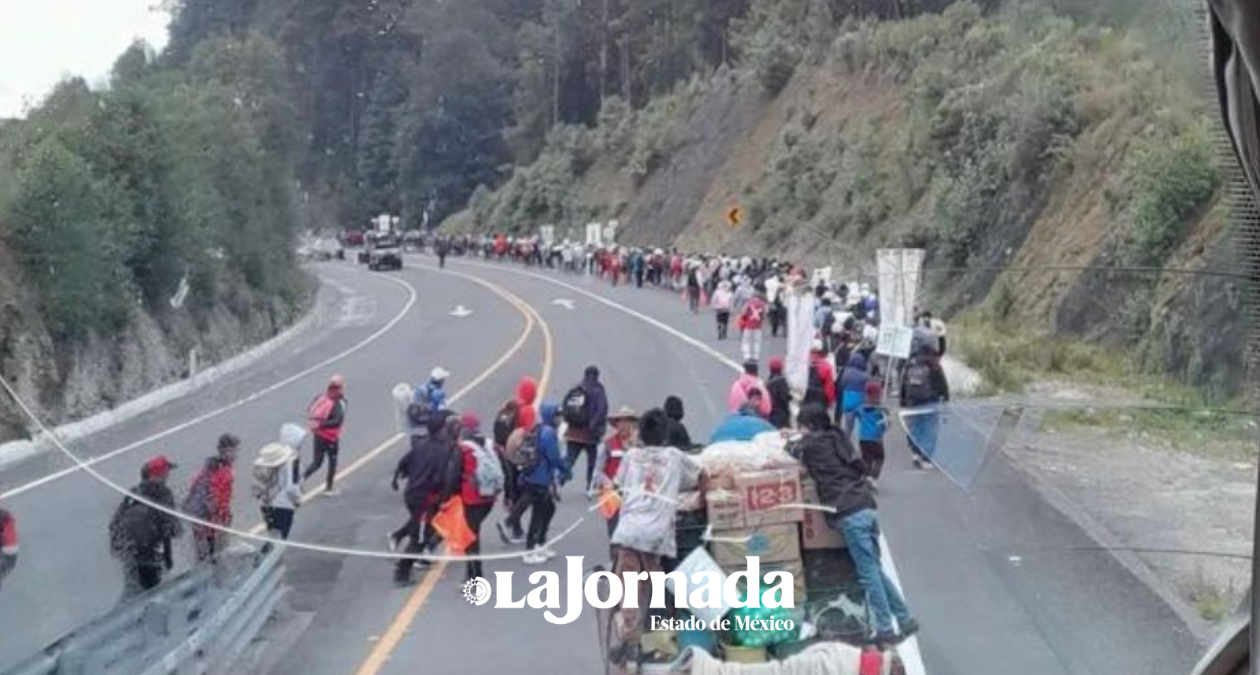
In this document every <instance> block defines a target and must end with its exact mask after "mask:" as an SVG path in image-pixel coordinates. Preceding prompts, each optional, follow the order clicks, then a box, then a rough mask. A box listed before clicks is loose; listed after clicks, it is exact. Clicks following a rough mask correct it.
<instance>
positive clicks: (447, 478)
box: [394, 415, 463, 507]
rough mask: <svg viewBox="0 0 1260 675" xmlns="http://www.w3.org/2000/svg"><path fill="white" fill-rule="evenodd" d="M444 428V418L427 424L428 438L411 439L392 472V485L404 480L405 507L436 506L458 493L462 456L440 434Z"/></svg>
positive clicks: (450, 442) (439, 417)
mask: <svg viewBox="0 0 1260 675" xmlns="http://www.w3.org/2000/svg"><path fill="white" fill-rule="evenodd" d="M445 426H446V418H445V417H444V416H441V415H438V416H435V417H434V419H432V420H430V422H429V433H428V435H426V436H415V437H412V443H411V450H410V451H409V452H407V454H406V455H403V458H402V459H401V460H399V461H398V466H397V467H396V468H395V469H394V480H395V481H396V480H397V479H398V478H406V479H407V488H406V491H405V493H404V495H405V497H406V500H407V503H408V504H411V505H425V506H428V507H432V506H436V505H437V504H439V503H441V502H443V501H445V500H446V499H447V498H449V497H450V496H451V495H453V494H455V493H456V492H458V491H459V481H460V475H461V473H462V470H463V454H462V453H460V452H458V451H457V449H456V446H455V443H454V442H453V441H452V440H451V439H450V438H449V437H448V436H447V435H446V433H445V432H444V431H443V429H444V427H445Z"/></svg>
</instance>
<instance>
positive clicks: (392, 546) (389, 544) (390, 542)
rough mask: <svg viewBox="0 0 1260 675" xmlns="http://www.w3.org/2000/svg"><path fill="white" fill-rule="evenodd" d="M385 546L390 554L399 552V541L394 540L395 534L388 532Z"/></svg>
mask: <svg viewBox="0 0 1260 675" xmlns="http://www.w3.org/2000/svg"><path fill="white" fill-rule="evenodd" d="M385 546H386V548H388V549H389V552H390V553H397V552H398V540H397V539H395V538H394V533H393V532H388V533H386V534H385Z"/></svg>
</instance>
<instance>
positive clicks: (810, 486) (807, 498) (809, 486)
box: [801, 478, 821, 504]
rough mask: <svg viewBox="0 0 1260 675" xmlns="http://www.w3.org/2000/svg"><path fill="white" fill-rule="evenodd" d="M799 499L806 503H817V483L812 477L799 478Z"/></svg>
mask: <svg viewBox="0 0 1260 675" xmlns="http://www.w3.org/2000/svg"><path fill="white" fill-rule="evenodd" d="M801 501H803V502H805V503H806V504H817V503H818V502H819V501H821V499H820V498H819V497H818V484H817V483H815V482H814V479H813V478H802V479H801Z"/></svg>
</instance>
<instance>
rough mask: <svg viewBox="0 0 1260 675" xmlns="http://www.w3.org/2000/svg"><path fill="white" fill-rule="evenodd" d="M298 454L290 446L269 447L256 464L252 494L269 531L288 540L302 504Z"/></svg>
mask: <svg viewBox="0 0 1260 675" xmlns="http://www.w3.org/2000/svg"><path fill="white" fill-rule="evenodd" d="M299 463H300V460H299V459H298V452H297V449H295V448H294V447H293V446H291V445H286V444H284V443H268V444H267V445H264V446H263V448H262V450H259V451H258V459H256V460H254V471H253V478H254V484H253V493H254V497H255V498H256V499H257V500H258V503H259V507H260V508H261V509H262V516H263V522H264V523H266V524H267V530H268V531H269V532H274V533H276V534H277V535H279V537H280V538H281V539H288V538H289V530H291V529H292V528H293V514H294V512H296V511H297V508H298V506H300V505H301V504H302V488H301V480H302V471H301V469H300V467H299Z"/></svg>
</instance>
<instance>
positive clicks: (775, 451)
mask: <svg viewBox="0 0 1260 675" xmlns="http://www.w3.org/2000/svg"><path fill="white" fill-rule="evenodd" d="M786 445H787V441H786V440H785V439H784V438H783V437H781V436H780V435H779V434H778V433H777V432H776V433H767V434H762V435H760V436H758V437H757V438H755V439H754V440H752V441H730V442H721V443H714V444H712V445H709V446H707V447H705V448H703V449H702V450H700V451H699V452H698V453H697V454H695V455H694V457H695V459H696V460H697V461H698V462H699V463H700V464H701V466H702V467H703V468H704V472H705V475H706V476H707V479H706V481H705V483H704V489H703V491H697V492H691V493H683V495H682V496H681V499H680V500H679V504H678V513H677V516H676V536H677V544H678V555H677V558H675V559H673V560H667V561H666V563H665V571H666V572H671V571H675V570H677V571H683V572H684V573H685V574H687V575H688V576H690V575H692V574H694V573H696V572H700V571H708V572H714V573H716V574H718V575H719V576H720V578H721V579H722V581H723V585H725V580H726V578H728V577H729V576H732V575H735V574H736V573H739V572H745V571H748V570H749V569H750V565H749V563H748V558H749V557H754V558H755V559H756V561H757V567H758V568H759V573H760V576H761V577H762V581H761V583H760V588H759V592H760V593H762V594H763V596H762V597H763V598H764V597H765V595H766V594H767V591H769V590H771V589H772V587H773V586H774V585H775V584H777V583H779V582H780V581H781V580H782V577H781V576H776V577H768V575H770V573H772V572H787V573H789V574H790V575H791V579H792V588H793V593H792V595H793V600H794V602H793V603H792V604H793V607H791V608H789V607H786V606H782V607H774V608H771V607H767V606H766V604H767V603H765V602H761V603H758V604H760V607H739V608H727V607H722V608H719V609H712V608H694V609H680V608H676V607H675V606H674V605H675V603H673V602H671V603H669V606H668V607H667V608H665V609H651V610H646V611H645V613H646V614H647V615H648V616H647V618H646V619H645V622H644V626H643V631H644V632H643V635H642V638H641V640H640V645H639V649H638V656H637V663H635V664H630V666H629V667H630V670H631V672H634V670H635V669H636V667H637V671H638V672H640V673H645V674H646V673H692V674H694V675H717V674H722V673H730V674H735V673H758V674H762V675H771V674H775V675H778V674H785V675H786V674H789V673H790V674H792V675H841V674H843V675H889V674H894V673H902V672H904V670H903V667H902V662H901V659H900V658H899V656H898V654H897V653H896V651H895V650H891V649H890V650H888V651H879V650H878V648H876V647H875V646H874V645H872V640H871V638H872V637H873V635H874V632H875V631H874V620H873V617H872V616H871V613H870V610H869V608H868V604H867V602H866V597H865V593H864V592H863V591H862V588H861V586H860V584H859V583H858V580H857V576H856V573H855V571H854V566H853V562H852V560H851V559H850V557H849V554H848V551H847V550H846V549H845V544H844V539H843V537H842V536H841V535H840V533H839V532H838V531H837V530H835V529H834V528H832V527H830V526H829V525H828V524H827V521H826V516H827V514H828V512H829V509H827V508H826V507H825V506H822V505H821V504H819V498H818V494H817V491H816V489H815V487H814V485H813V481H812V480H810V478H809V476H808V474H807V473H806V472H805V469H804V467H803V466H802V465H801V464H800V463H799V462H798V461H797V460H796V459H795V458H793V457H792V456H791V455H790V454H789V453H788V452H787V450H786ZM667 583H668V582H667ZM747 586H748V584H746V583H745V582H744V580H743V578H742V577H741V579H740V582H739V584H738V588H740V589H741V593H742V594H743V598H744V599H745V600H747ZM671 589H672V586H671ZM775 593H776V594H777V593H778V592H777V591H775ZM775 599H776V600H782V595H781V594H780V595H777V596H776V598H775ZM772 604H773V603H772ZM653 615H654V616H656V617H657V618H656V620H655V621H653V620H652V618H651V617H652V616H653ZM715 619H718V621H714V620H715ZM600 624H601V639H604V640H606V639H607V634H608V627H609V625H611V624H610V623H608V622H607V621H605V620H601V621H600ZM653 626H656V627H658V628H659V627H662V626H670V627H669V628H659V629H657V630H653V629H652V628H653ZM715 627H716V629H715ZM605 644H607V642H605Z"/></svg>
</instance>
